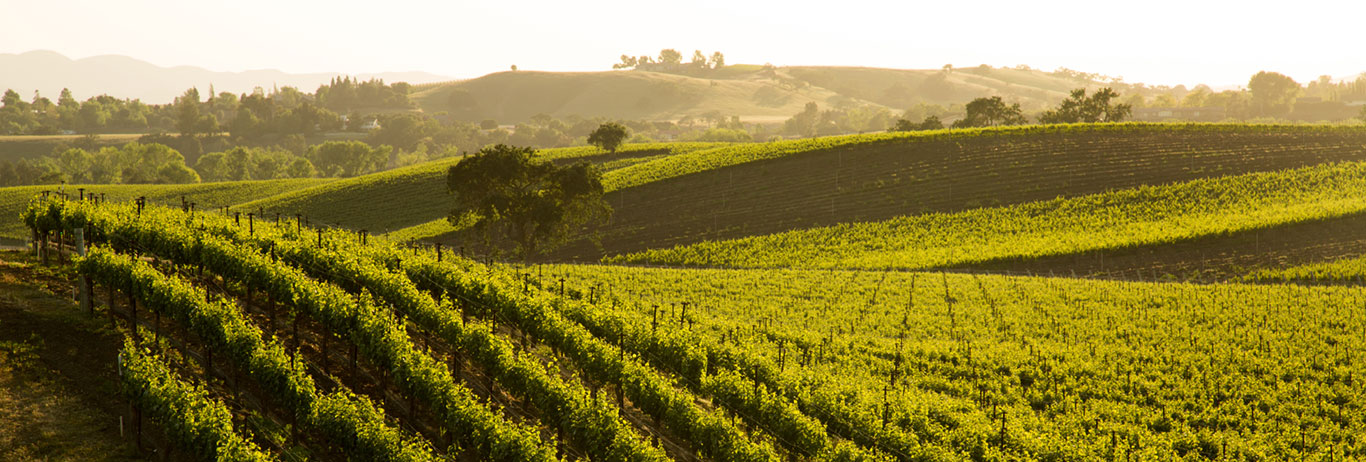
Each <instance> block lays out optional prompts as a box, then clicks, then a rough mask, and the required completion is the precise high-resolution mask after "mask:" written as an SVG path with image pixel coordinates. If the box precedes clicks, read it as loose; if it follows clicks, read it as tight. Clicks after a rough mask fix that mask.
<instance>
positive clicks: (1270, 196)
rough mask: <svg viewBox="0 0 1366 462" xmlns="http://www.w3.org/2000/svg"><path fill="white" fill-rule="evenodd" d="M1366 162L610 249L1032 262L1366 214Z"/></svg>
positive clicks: (706, 261)
mask: <svg viewBox="0 0 1366 462" xmlns="http://www.w3.org/2000/svg"><path fill="white" fill-rule="evenodd" d="M1364 191H1366V162H1348V163H1330V164H1323V165H1316V166H1312V167H1304V168H1300V169H1289V170H1281V171H1276V172H1260V173H1250V174H1246V175H1236V176H1226V177H1218V178H1205V179H1199V180H1193V181H1189V182H1184V183H1176V184H1171V185H1163V186H1143V187H1138V188H1133V189H1124V190H1113V191H1109V192H1105V193H1101V194H1094V195H1087V196H1080V197H1075V198H1059V199H1054V200H1049V201H1039V202H1029V203H1024V204H1018V205H1012V206H1005V207H991V208H980V209H972V210H968V211H964V212H958V213H929V214H921V215H912V216H904V217H898V218H894V219H891V220H886V221H878V222H865V223H848V224H841V225H834V226H828V227H821V228H810V229H801V230H795V231H789V232H785V233H778V234H770V235H763V236H754V237H748V238H741V239H735V240H728V241H709V242H702V243H698V244H693V245H689V246H679V247H674V248H670V249H661V250H649V251H645V252H640V253H635V254H630V255H625V256H622V257H614V258H612V259H611V261H614V262H624V263H652V264H668V265H689V266H721V267H769V268H788V267H796V268H857V269H936V268H945V267H955V266H965V265H973V264H978V263H988V264H989V263H993V262H1013V261H1029V260H1034V259H1037V258H1041V257H1042V258H1047V257H1057V256H1064V255H1074V254H1084V253H1086V252H1091V251H1103V250H1111V249H1124V248H1130V247H1136V246H1161V245H1165V244H1172V243H1181V242H1185V241H1191V240H1196V239H1200V238H1203V237H1208V236H1220V235H1227V234H1231V233H1237V232H1246V231H1252V230H1261V229H1269V228H1275V227H1278V226H1283V225H1293V224H1297V223H1306V222H1314V221H1320V220H1329V219H1336V218H1343V217H1348V216H1353V215H1360V214H1363V213H1366V194H1363V192H1364Z"/></svg>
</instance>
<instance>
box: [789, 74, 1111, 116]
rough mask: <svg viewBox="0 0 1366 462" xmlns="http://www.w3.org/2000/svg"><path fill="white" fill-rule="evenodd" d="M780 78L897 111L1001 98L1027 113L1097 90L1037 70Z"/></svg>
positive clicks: (1092, 83)
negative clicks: (1079, 91)
mask: <svg viewBox="0 0 1366 462" xmlns="http://www.w3.org/2000/svg"><path fill="white" fill-rule="evenodd" d="M779 73H780V74H782V75H786V76H790V77H792V78H794V79H798V80H801V81H804V82H807V83H809V84H811V85H812V86H813V87H819V88H825V89H827V90H830V91H833V92H836V93H839V94H841V95H844V96H847V97H850V98H856V99H861V100H867V101H873V102H876V103H878V104H882V105H885V106H889V107H894V108H905V107H908V106H910V105H911V104H913V103H914V102H918V101H923V102H929V103H938V104H944V105H948V104H954V103H958V104H962V103H966V102H968V101H971V100H972V99H973V98H979V97H984V96H1002V97H1005V98H1008V99H1010V100H1012V101H1017V102H1019V103H1020V105H1021V106H1023V107H1025V108H1026V109H1038V108H1041V107H1044V106H1048V105H1053V104H1057V101H1060V100H1062V99H1063V98H1065V97H1067V92H1068V91H1071V90H1072V89H1074V88H1077V87H1088V88H1092V87H1097V86H1100V84H1098V83H1096V82H1086V81H1077V80H1073V79H1067V78H1061V77H1058V76H1054V75H1049V74H1047V73H1044V72H1042V71H1037V70H1022V69H997V68H991V69H984V68H980V67H976V68H964V69H954V70H952V71H949V72H944V71H943V70H940V69H934V70H928V69H881V68H867V67H827V66H799V67H784V68H780V70H779Z"/></svg>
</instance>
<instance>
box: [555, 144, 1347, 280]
mask: <svg viewBox="0 0 1366 462" xmlns="http://www.w3.org/2000/svg"><path fill="white" fill-rule="evenodd" d="M1364 145H1366V128H1359V127H1341V128H1339V127H1305V126H1252V125H1166V124H1122V125H1092V126H1085V125H1078V126H1046V127H1037V126H1035V127H1019V128H998V129H986V130H971V131H941V132H926V133H911V134H875V135H853V136H845V137H830V138H818V139H811V140H794V141H783V142H776V143H765V144H744V145H736V146H732V147H726V148H718V149H712V150H704V151H696V152H692V153H688V154H685V155H680V156H671V157H669V158H666V159H661V160H657V161H653V162H648V163H642V164H638V165H634V166H631V167H627V168H623V169H620V170H617V171H614V172H611V173H609V174H607V175H606V177H605V180H606V182H607V183H608V185H609V187H615V188H620V189H619V190H617V191H616V192H612V193H609V194H608V195H607V199H608V200H609V202H610V203H611V204H612V207H613V208H614V209H615V216H614V218H613V222H612V223H611V224H609V225H608V226H606V227H605V228H604V229H602V230H601V233H600V236H597V237H598V238H599V239H600V242H601V245H602V247H603V248H604V249H605V250H606V251H607V252H608V253H613V252H615V253H623V252H635V251H640V250H645V249H650V248H662V247H672V246H674V245H679V244H689V243H695V242H701V241H705V240H717V239H734V238H740V237H745V236H753V235H761V234H769V233H776V232H782V231H788V230H793V229H802V228H810V227H819V226H829V225H834V224H838V223H848V222H860V221H880V220H887V219H891V218H894V217H899V216H905V215H914V214H921V213H930V212H955V211H962V210H967V209H972V208H978V207H989V206H998V205H1009V204H1018V203H1024V202H1030V201H1041V200H1048V199H1053V198H1056V197H1060V196H1062V197H1075V196H1080V195H1086V194H1096V193H1101V192H1105V191H1107V190H1110V189H1115V188H1132V187H1137V186H1142V185H1154V184H1167V183H1172V182H1178V181H1189V180H1193V179H1198V178H1207V177H1212V176H1220V175H1237V174H1243V173H1249V172H1258V171H1273V170H1279V169H1285V168H1296V167H1303V166H1308V165H1316V164H1320V163H1324V162H1340V161H1360V160H1366V149H1363V146H1364ZM603 255H604V253H603V251H602V250H599V249H598V248H597V246H596V245H594V244H592V243H588V242H586V241H585V242H580V243H576V244H571V245H570V246H568V247H566V248H565V249H562V250H561V251H560V252H559V253H558V254H557V255H555V257H556V258H559V259H579V260H590V261H591V260H596V259H597V258H600V257H602V256H603Z"/></svg>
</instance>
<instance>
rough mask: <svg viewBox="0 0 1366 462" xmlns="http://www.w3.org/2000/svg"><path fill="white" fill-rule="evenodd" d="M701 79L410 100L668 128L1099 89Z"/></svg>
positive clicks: (1001, 79) (630, 80) (869, 79)
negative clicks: (815, 109) (707, 119)
mask: <svg viewBox="0 0 1366 462" xmlns="http://www.w3.org/2000/svg"><path fill="white" fill-rule="evenodd" d="M708 72H709V73H706V74H698V75H679V74H671V73H660V72H650V71H605V72H535V71H515V72H499V73H494V74H489V75H486V76H483V77H479V78H476V79H470V80H462V81H458V82H447V83H438V84H428V85H420V86H418V87H416V91H415V93H414V94H413V99H414V100H416V101H417V102H418V104H419V105H420V106H421V107H422V109H423V110H424V111H426V112H428V113H438V112H446V113H448V114H450V115H451V116H453V117H455V118H458V119H464V120H470V121H479V120H483V119H494V120H497V121H500V122H504V123H509V122H519V121H523V120H527V119H529V118H530V117H531V116H533V115H536V114H541V113H544V114H549V115H552V116H557V117H563V116H569V115H579V116H584V117H608V118H617V119H644V120H668V121H673V120H678V119H679V118H681V117H684V116H690V117H697V116H702V115H704V114H708V113H719V114H722V115H725V116H732V115H734V116H739V117H741V119H742V120H745V121H747V122H762V123H772V122H781V121H783V120H785V119H787V118H788V117H791V116H792V115H793V114H796V113H798V112H801V110H802V108H803V107H804V106H805V105H806V104H807V103H812V102H814V103H816V104H818V105H820V106H821V107H822V108H831V107H854V106H871V107H876V108H886V109H888V110H891V111H892V112H893V113H896V114H900V113H901V111H903V110H905V109H906V108H908V107H910V106H913V105H914V104H916V103H918V102H926V103H937V104H944V105H949V104H955V103H958V104H961V103H966V102H968V101H971V100H972V99H973V98H977V97H982V96H993V95H997V96H1002V97H1005V98H1006V99H1008V100H1010V101H1015V102H1019V103H1021V105H1022V106H1023V107H1024V108H1026V109H1040V108H1043V107H1045V106H1048V105H1053V104H1056V103H1057V102H1058V101H1059V100H1062V99H1063V98H1064V97H1065V96H1066V95H1067V91H1069V90H1071V89H1073V88H1077V87H1088V88H1094V87H1097V86H1099V85H1100V84H1099V83H1098V82H1091V81H1079V80H1076V79H1073V78H1068V77H1063V76H1058V75H1054V74H1049V73H1045V72H1042V71H1037V70H1022V69H1004V68H970V69H964V70H954V71H944V70H939V69H936V70H902V69H878V68H856V67H777V68H772V69H766V68H763V67H760V66H752V65H751V66H747V65H737V66H728V67H726V68H723V69H719V70H712V71H708Z"/></svg>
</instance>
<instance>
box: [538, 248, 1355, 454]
mask: <svg viewBox="0 0 1366 462" xmlns="http://www.w3.org/2000/svg"><path fill="white" fill-rule="evenodd" d="M544 271H545V280H550V281H553V280H556V279H558V278H565V279H566V280H567V281H568V282H567V283H566V285H567V286H568V290H570V291H571V293H572V291H575V290H588V289H589V288H595V289H596V290H595V292H596V294H597V295H596V297H599V298H600V299H601V300H602V302H600V303H599V304H600V305H603V306H613V307H615V308H614V309H612V310H611V311H612V312H614V313H618V316H621V317H623V318H624V319H625V322H626V323H628V324H636V325H645V326H646V329H648V326H649V324H650V322H651V318H652V307H651V305H652V304H654V305H658V304H660V302H665V303H664V304H663V305H662V306H661V307H660V309H659V311H660V312H662V313H668V312H670V311H671V307H670V306H668V305H670V304H672V303H673V302H674V301H685V300H686V301H691V302H692V305H691V306H690V307H689V309H688V312H687V313H688V318H689V319H690V321H691V322H689V325H691V326H692V328H691V329H687V330H688V331H690V332H687V333H685V334H686V335H689V336H691V337H692V338H696V339H699V340H698V341H697V342H696V344H699V345H706V348H708V349H711V348H713V346H712V345H724V346H725V347H727V348H730V349H733V350H734V351H738V352H740V354H741V355H743V356H744V357H746V358H747V359H746V360H747V361H748V360H755V361H758V364H765V365H764V366H760V367H757V368H750V367H741V368H739V369H737V370H736V372H737V373H738V374H740V375H743V376H745V377H754V378H757V379H758V380H760V381H761V382H762V383H764V385H765V387H767V388H768V389H769V390H774V391H776V392H779V393H782V394H784V395H787V394H792V395H793V396H795V397H796V399H797V400H798V401H797V402H798V403H799V405H800V408H801V409H802V410H803V411H805V412H808V413H810V414H811V415H820V416H822V419H823V421H824V422H825V423H826V424H827V425H828V426H829V427H830V431H831V434H832V435H836V434H841V433H842V432H844V431H846V430H854V431H853V432H852V433H849V434H848V435H849V438H850V439H853V440H854V441H856V442H858V443H859V444H861V445H862V444H866V445H867V446H868V447H878V448H884V449H885V450H886V451H887V452H888V453H890V454H894V455H895V456H896V457H897V458H898V459H900V460H963V459H968V458H969V456H967V455H965V454H972V453H978V452H979V451H980V454H982V459H983V460H1107V459H1109V458H1110V457H1112V456H1113V457H1114V458H1116V459H1119V460H1123V459H1124V458H1125V457H1126V454H1127V455H1128V456H1129V457H1133V460H1177V459H1181V458H1183V457H1185V458H1187V459H1190V458H1204V457H1210V456H1208V455H1207V454H1209V453H1208V452H1205V451H1206V450H1207V449H1208V448H1210V447H1211V446H1212V447H1214V448H1215V449H1217V450H1222V451H1224V457H1227V458H1235V459H1237V458H1239V456H1238V455H1239V454H1242V455H1243V457H1244V458H1246V457H1247V456H1248V455H1254V454H1255V455H1256V456H1257V457H1261V458H1262V459H1263V460H1286V459H1297V458H1299V457H1301V456H1304V457H1306V458H1314V457H1319V456H1322V457H1324V458H1326V457H1327V455H1328V454H1329V453H1330V452H1333V453H1334V454H1335V457H1337V458H1339V459H1344V460H1346V459H1350V458H1352V457H1360V456H1361V455H1362V454H1363V448H1362V447H1361V446H1360V445H1359V444H1348V443H1346V442H1347V441H1352V438H1353V436H1350V435H1359V434H1361V432H1362V431H1366V419H1363V418H1362V416H1360V415H1359V414H1357V413H1354V412H1352V410H1353V409H1357V408H1358V407H1360V406H1362V405H1364V404H1366V393H1363V392H1362V391H1361V388H1360V387H1359V386H1358V385H1359V384H1358V383H1357V382H1358V381H1359V380H1360V377H1359V376H1360V375H1361V373H1362V368H1361V365H1360V364H1359V363H1358V361H1356V358H1358V357H1360V356H1361V355H1362V354H1366V344H1363V343H1361V342H1354V341H1353V339H1358V338H1360V335H1361V332H1362V329H1363V328H1366V318H1363V317H1361V314H1362V309H1361V306H1363V305H1362V304H1363V302H1366V299H1364V298H1363V292H1362V291H1361V290H1360V289H1358V288H1309V287H1297V286H1283V285H1271V286H1256V285H1243V284H1214V285H1210V284H1178V283H1153V282H1124V281H1103V280H1102V281H1089V280H1077V279H1065V278H1049V277H1011V276H996V275H969V274H955V273H948V274H943V275H940V274H932V273H918V272H900V271H892V272H860V271H836V272H831V271H825V270H771V269H765V270H721V269H667V268H640V267H623V266H605V265H556V266H548V267H545V268H544ZM534 276H535V275H534V274H533V278H534ZM532 284H533V285H535V284H536V282H535V281H533V282H532ZM551 284H552V285H554V284H558V282H551ZM673 313H674V314H675V316H674V321H675V325H676V322H677V316H676V314H677V310H673ZM661 317H664V316H661ZM1287 326H1295V328H1288V327H1287ZM663 329H664V327H663V325H661V330H663ZM675 330H678V331H683V330H684V329H681V328H679V329H675ZM722 357H723V356H722ZM780 357H781V358H783V361H782V362H783V363H785V366H784V367H779V364H780V360H779V358H780ZM716 367H717V369H718V370H721V369H722V368H725V367H726V366H723V365H722V364H720V363H718V364H717V365H716ZM770 384H773V385H770ZM884 390H886V391H885V392H884ZM827 409H828V410H830V411H833V412H835V413H838V414H833V413H832V414H825V412H826V410H827ZM1339 411H1341V412H1339ZM836 415H843V416H847V417H848V418H850V419H853V420H843V419H842V418H836V417H835V416H836ZM884 422H885V424H884ZM846 425H848V426H846ZM883 429H885V430H886V431H887V433H885V434H886V435H888V436H890V434H891V433H892V432H897V433H898V434H899V435H902V437H904V438H907V439H905V440H902V441H904V446H898V445H896V444H895V443H892V441H893V440H890V439H880V438H879V436H878V435H880V433H879V432H882V431H883ZM1301 429H1304V439H1305V440H1306V441H1309V442H1313V441H1318V442H1319V443H1311V444H1310V445H1309V446H1307V447H1304V446H1300V444H1299V443H1300V441H1301V435H1300V431H1301ZM1002 436H1004V438H1002ZM865 437H866V438H869V439H870V440H869V442H868V443H865V441H864V440H863V438H865ZM874 440H881V441H887V443H886V444H881V443H873V442H871V441H874ZM1331 441H1339V442H1343V444H1338V445H1333V444H1330V443H1329V442H1331ZM1133 442H1141V444H1133ZM1211 443H1212V444H1211ZM1225 444H1226V446H1225ZM897 448H906V450H907V452H900V450H899V449H897ZM1224 448H1226V450H1225V449H1224ZM1334 451H1336V452H1334ZM1216 452H1217V451H1216Z"/></svg>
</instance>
